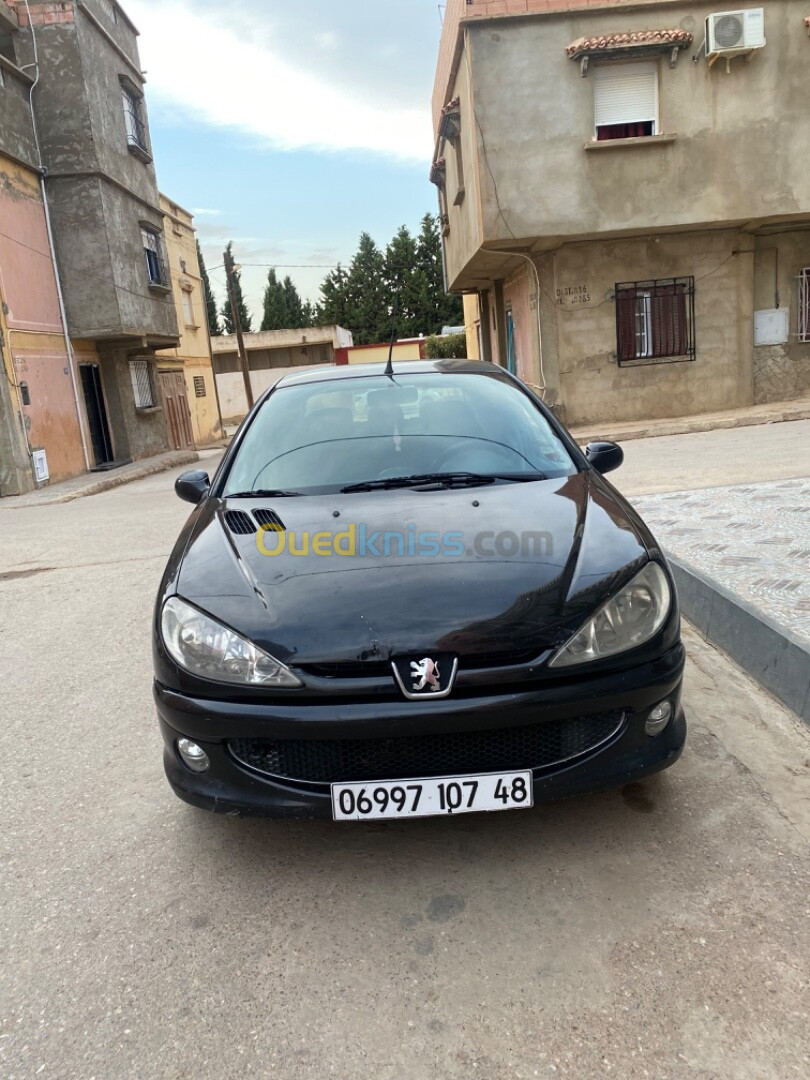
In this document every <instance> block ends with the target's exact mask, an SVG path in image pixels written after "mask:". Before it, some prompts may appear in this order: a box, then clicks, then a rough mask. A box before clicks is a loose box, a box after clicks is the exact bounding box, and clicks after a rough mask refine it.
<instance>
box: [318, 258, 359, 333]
mask: <svg viewBox="0 0 810 1080" xmlns="http://www.w3.org/2000/svg"><path fill="white" fill-rule="evenodd" d="M348 279H349V274H348V271H347V270H346V269H345V268H344V267H343V266H341V264H340V263H338V264H337V266H336V267H335V269H334V270H330V271H329V273H328V274H327V275H326V277H325V278H324V279H323V283H322V285H321V299H320V301H319V303H318V306H317V309H316V318H317V320H318V322H320V323H321V324H322V325H324V326H343V327H345V328H346V329H348V330H351V329H352V327H351V326H350V325H349V318H348V302H349V297H348Z"/></svg>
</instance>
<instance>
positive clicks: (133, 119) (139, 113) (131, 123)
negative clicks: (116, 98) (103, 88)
mask: <svg viewBox="0 0 810 1080" xmlns="http://www.w3.org/2000/svg"><path fill="white" fill-rule="evenodd" d="M120 82H121V100H122V102H123V106H124V127H125V128H126V132H127V145H128V146H129V148H130V150H136V151H140V154H139V156H144V155H145V156H147V157H148V156H149V147H148V146H147V142H146V123H145V122H144V118H143V97H142V95H141V94H140V93H139V92H138V90H137V89H136V87H135V85H134V84H133V83H131V82H130V81H129V79H127V78H125V77H124V76H121V79H120Z"/></svg>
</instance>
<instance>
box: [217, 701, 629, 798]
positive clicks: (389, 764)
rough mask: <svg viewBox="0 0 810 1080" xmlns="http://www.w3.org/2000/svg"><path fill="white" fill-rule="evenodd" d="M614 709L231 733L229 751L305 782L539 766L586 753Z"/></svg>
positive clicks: (605, 734) (607, 727) (609, 730)
mask: <svg viewBox="0 0 810 1080" xmlns="http://www.w3.org/2000/svg"><path fill="white" fill-rule="evenodd" d="M623 719H624V714H623V713H621V712H611V713H604V714H602V715H600V716H582V717H576V718H574V719H571V720H549V721H546V722H545V723H542V724H531V725H529V726H526V727H512V728H496V729H495V730H490V731H458V732H446V733H442V734H429V735H400V736H396V737H394V738H388V739H386V738H383V739H272V740H271V739H233V740H232V741H231V742H230V743H229V744H228V746H229V749H230V752H231V754H232V755H233V757H234V758H236V760H237V761H239V762H240V763H241V764H243V765H246V766H248V768H250V769H255V770H256V772H260V773H264V774H266V775H267V776H274V777H279V778H281V779H286V780H295V781H299V782H302V783H308V784H333V783H338V782H350V781H362V780H369V781H373V780H401V779H406V778H409V777H424V776H453V775H468V774H472V773H485V772H503V771H506V770H518V769H543V768H547V767H549V766H551V765H557V764H560V763H561V762H563V761H569V760H570V759H572V758H576V757H579V756H581V755H582V754H587V753H589V752H590V751H592V750H595V749H596V748H597V747H598V746H601V745H602V744H603V743H605V742H607V741H608V740H609V739H610V738H611V737H612V736H613V735H615V734H616V732H617V731H618V730H619V729H620V728H621V726H622V724H623Z"/></svg>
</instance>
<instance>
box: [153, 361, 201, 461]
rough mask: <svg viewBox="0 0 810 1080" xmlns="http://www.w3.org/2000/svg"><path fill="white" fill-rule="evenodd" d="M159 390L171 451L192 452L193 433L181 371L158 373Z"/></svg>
mask: <svg viewBox="0 0 810 1080" xmlns="http://www.w3.org/2000/svg"><path fill="white" fill-rule="evenodd" d="M158 375H159V377H160V389H161V392H162V394H163V401H164V407H165V409H166V429H167V431H168V435H169V445H170V446H171V448H172V450H193V449H194V431H193V429H192V426H191V410H190V408H189V405H188V392H187V391H186V380H185V378H184V377H183V372H182V371H159V372H158Z"/></svg>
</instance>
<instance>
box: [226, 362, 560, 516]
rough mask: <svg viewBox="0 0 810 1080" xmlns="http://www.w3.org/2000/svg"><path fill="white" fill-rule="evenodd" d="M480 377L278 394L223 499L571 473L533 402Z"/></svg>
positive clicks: (346, 382)
mask: <svg viewBox="0 0 810 1080" xmlns="http://www.w3.org/2000/svg"><path fill="white" fill-rule="evenodd" d="M485 371H486V373H484V372H481V373H479V372H475V373H473V372H466V373H458V372H454V373H446V374H442V375H439V376H437V375H436V374H435V373H434V374H429V373H428V374H423V373H413V374H401V375H398V376H397V380H396V383H391V382H389V381H387V380H381V379H380V377H379V376H370V377H365V376H363V377H360V376H358V377H355V378H351V379H337V380H334V381H327V382H320V383H315V382H312V383H299V384H297V385H296V384H292V385H289V386H285V387H282V388H281V389H279V390H278V391H277V392H276V393H274V394H271V395H270V397H268V398H266V399H265V400H264V402H263V403H262V404H260V405H259V406H258V412H257V413H256V416H255V418H254V421H253V423H252V424H251V425H250V427H249V428H248V430H247V431H246V432H245V437H244V438H243V439H242V441H241V443H240V444H239V446H238V448H237V451H236V453H235V455H234V456H233V457H232V458H231V459H230V464H229V466H228V472H227V479H226V484H225V494H226V495H227V494H228V493H231V492H235V491H252V490H254V489H256V488H281V489H287V490H294V491H304V492H307V491H315V492H317V491H321V492H323V493H325V492H326V491H329V490H332V491H334V490H337V489H340V488H342V487H345V486H346V485H347V484H353V483H358V482H359V483H365V482H367V481H368V480H375V479H383V480H387V479H391V478H392V477H398V476H399V477H402V476H414V475H417V474H422V473H427V472H433V471H435V470H436V469H437V468H441V469H442V470H445V471H447V470H450V469H452V470H456V469H460V470H462V471H469V472H477V473H484V474H497V473H503V472H515V473H524V474H529V473H533V474H535V475H534V478H535V479H536V478H537V473H541V474H544V475H545V476H548V477H561V476H571V475H573V474H574V473H575V472H576V471H577V466H576V465H575V464H574V462H573V461H572V459H571V457H570V456H569V454H568V451H567V450H566V448H565V446H564V445H563V443H562V442H561V441H560V439H559V438H558V436H557V435H556V433H555V432H554V430H553V429H552V428H551V427H550V425H549V424H548V422H547V420H546V419H545V416H544V415H543V413H542V412H541V411H540V410H539V409H538V408H537V407H536V405H535V404H534V403H533V401H532V399H531V398H530V397H529V396H528V395H527V394H526V393H524V391H523V390H522V389H520V388H518V387H517V386H516V385H515V384H514V383H513V382H511V380H510V379H509V376H508V375H507V374H506V373H505V372H503V371H501V370H500V369H499V368H494V367H490V368H487V369H485ZM448 448H449V449H448ZM451 458H452V459H453V460H452V461H451V460H450V459H451ZM526 479H528V477H526Z"/></svg>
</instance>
